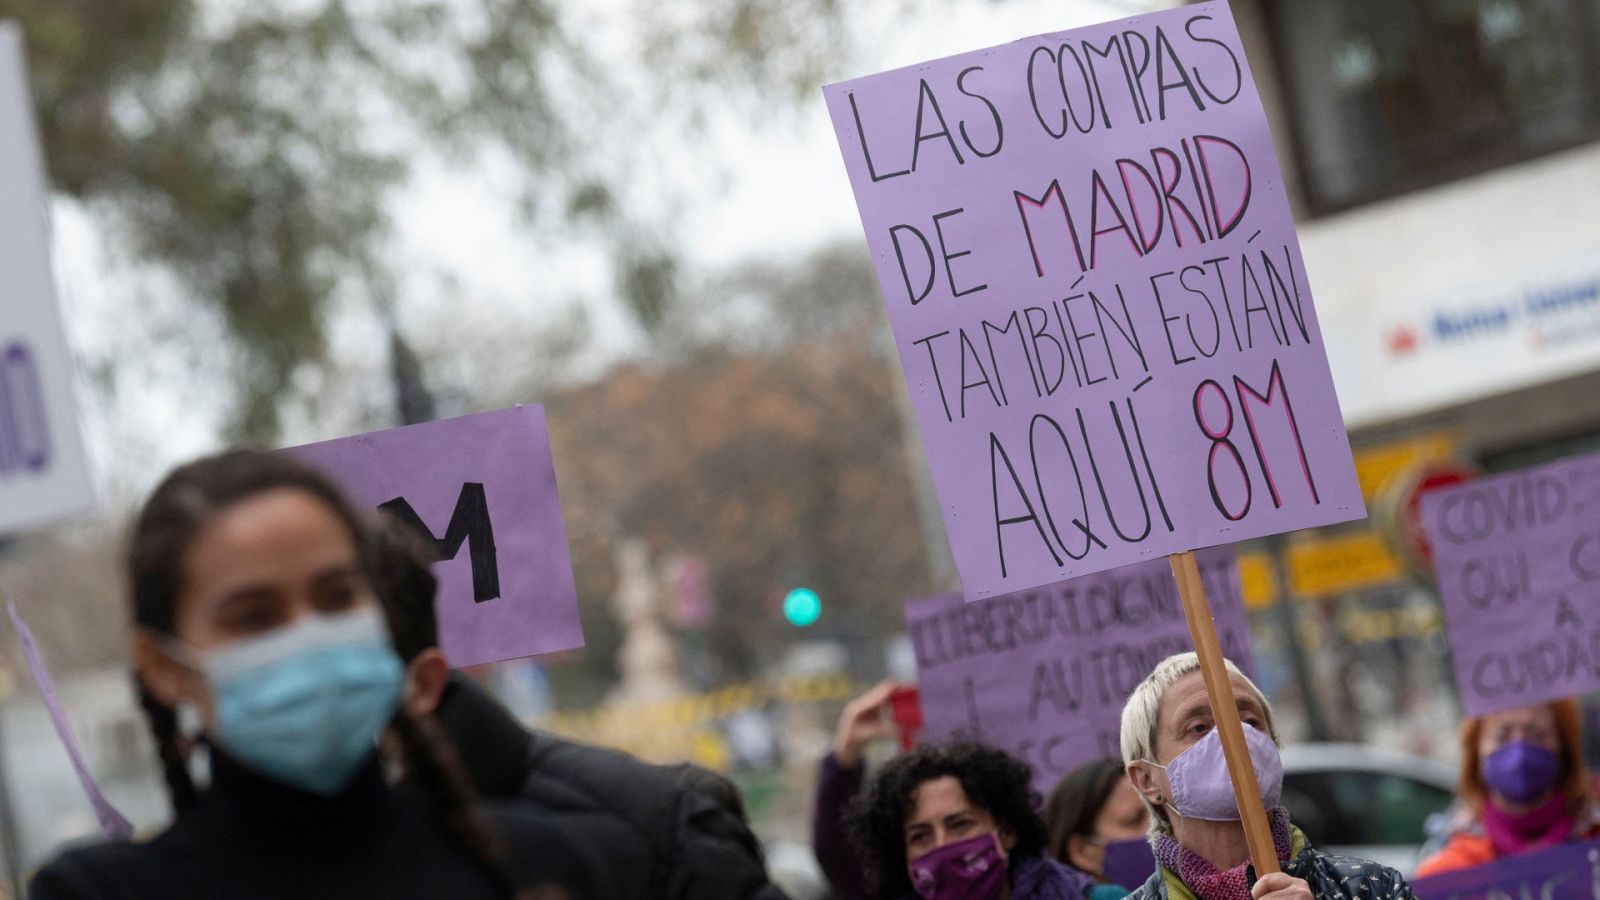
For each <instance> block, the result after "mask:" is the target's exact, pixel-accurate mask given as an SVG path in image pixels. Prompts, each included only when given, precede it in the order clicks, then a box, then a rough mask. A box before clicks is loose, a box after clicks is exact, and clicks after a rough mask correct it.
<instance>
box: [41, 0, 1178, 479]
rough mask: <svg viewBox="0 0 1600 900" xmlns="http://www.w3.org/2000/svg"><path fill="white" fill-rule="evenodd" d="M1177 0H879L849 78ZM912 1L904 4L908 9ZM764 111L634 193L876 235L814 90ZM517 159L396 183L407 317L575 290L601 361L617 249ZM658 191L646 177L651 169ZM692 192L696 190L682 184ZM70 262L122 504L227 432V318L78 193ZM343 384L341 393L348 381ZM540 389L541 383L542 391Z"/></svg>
mask: <svg viewBox="0 0 1600 900" xmlns="http://www.w3.org/2000/svg"><path fill="white" fill-rule="evenodd" d="M625 2H626V0H613V2H612V3H610V4H606V5H601V6H593V7H590V8H588V9H589V11H588V12H586V15H590V16H592V17H593V20H592V23H591V24H592V26H593V27H594V28H595V29H596V30H597V35H601V39H606V38H604V37H603V34H604V33H605V32H606V31H607V30H608V29H609V30H612V31H611V34H612V35H613V38H614V39H618V40H622V39H625V38H626V34H627V29H628V27H629V24H628V19H627V18H626V16H624V15H620V14H619V13H618V10H617V9H615V8H608V7H613V6H614V7H619V8H620V7H621V6H622V5H624V4H625ZM1172 5H1175V3H1174V2H1172V0H1004V2H994V0H943V2H927V3H922V4H910V3H908V4H896V3H889V2H883V3H876V2H875V3H873V4H872V5H870V6H869V7H868V8H869V10H870V11H869V12H868V13H867V14H864V15H863V17H862V18H860V19H859V20H857V21H855V22H853V23H852V27H853V28H854V29H855V30H856V34H857V38H858V43H859V45H860V48H861V51H862V52H861V54H860V58H858V59H856V60H853V61H852V63H851V65H850V67H849V71H846V72H845V73H844V76H845V77H855V76H859V75H866V74H870V73H872V72H875V71H879V70H882V69H887V68H894V67H898V66H904V65H909V64H912V63H915V62H919V61H922V60H927V59H933V58H937V57H941V56H947V55H950V54H953V53H959V52H963V51H967V50H974V49H980V48H983V47H987V46H991V45H994V44H999V43H1003V42H1006V41H1011V40H1016V39H1018V38H1022V37H1026V36H1028V35H1031V34H1036V33H1040V32H1047V31H1059V30H1062V29H1066V28H1073V27H1077V26H1081V25H1087V24H1092V23H1095V22H1100V21H1105V20H1107V19H1111V18H1116V17H1119V16H1123V15H1128V14H1131V13H1134V12H1139V11H1141V10H1148V9H1154V8H1162V7H1166V6H1172ZM907 7H909V8H910V12H909V13H908V14H906V15H904V16H899V15H897V14H896V9H899V10H902V11H904V10H905V9H906V8H907ZM752 118H753V117H751V116H750V115H749V114H748V110H747V109H745V108H743V107H740V108H737V109H732V110H729V111H727V113H726V114H725V115H722V116H720V117H713V118H712V119H711V120H710V123H709V128H708V130H707V131H708V133H707V134H706V135H705V136H704V137H695V138H693V139H692V140H691V139H688V138H685V137H683V136H681V135H679V136H673V135H665V136H656V138H657V140H658V141H659V153H660V160H659V165H658V166H657V170H658V171H661V172H668V173H671V174H670V177H671V178H672V180H673V184H672V186H671V187H672V190H671V194H672V196H671V197H660V196H651V195H649V194H648V193H643V194H637V195H635V196H632V197H629V198H627V200H626V202H629V203H636V204H644V205H645V207H646V208H647V209H652V210H659V209H660V208H663V207H664V206H665V205H671V204H674V203H676V204H677V205H674V206H672V209H673V212H674V214H675V218H676V221H678V222H679V223H680V227H679V229H678V231H677V234H678V235H679V236H681V238H682V241H683V245H684V249H685V250H687V252H688V256H689V259H690V262H691V264H693V265H696V266H702V267H712V268H714V267H721V266H727V265H731V264H735V263H738V262H741V261H745V260H755V259H763V260H769V261H771V260H782V259H786V258H795V257H798V256H800V255H802V254H804V253H805V252H806V251H807V250H809V249H811V248H813V247H815V246H816V245H818V244H820V243H824V242H829V241H834V240H840V239H851V240H862V236H861V233H860V220H859V218H858V217H857V214H856V209H855V201H854V198H853V197H852V195H851V192H850V187H849V183H848V181H847V179H846V176H845V169H844V165H843V163H842V161H841V159H840V155H839V150H838V145H837V144H836V143H835V140H834V137H833V133H832V128H831V125H830V124H829V122H828V119H827V114H826V109H825V107H824V104H823V102H822V94H821V91H820V90H818V91H816V92H815V93H814V94H812V96H811V97H810V98H809V99H808V100H806V101H805V102H804V103H802V104H801V105H800V106H799V107H798V108H796V107H795V106H793V105H782V106H778V107H776V108H774V109H773V110H772V111H771V113H770V115H766V116H762V117H759V118H758V119H757V120H755V121H752V120H751V119H752ZM514 181H515V178H514V176H513V174H512V173H510V172H506V171H499V172H497V171H495V170H494V169H493V168H492V167H487V166H486V167H478V168H474V169H473V170H470V171H463V170H460V169H452V168H448V167H445V166H443V165H441V164H437V163H433V162H430V161H427V160H421V161H418V162H417V163H416V166H415V171H414V178H413V181H412V183H411V184H410V186H409V187H408V188H407V189H406V190H405V191H404V192H403V193H402V194H401V195H400V196H399V197H398V198H397V202H396V204H395V213H396V215H395V218H396V221H397V225H398V239H397V243H396V246H394V247H393V248H392V251H391V253H390V256H389V258H390V260H391V261H392V264H393V265H394V266H395V267H396V268H397V269H398V270H400V271H402V272H403V273H404V275H405V277H404V278H403V280H402V289H403V291H404V296H403V297H402V303H403V307H402V322H403V324H404V326H405V328H406V330H407V332H408V333H410V334H413V335H420V336H422V337H421V340H423V341H426V339H427V336H428V335H430V334H436V333H438V332H439V330H440V329H446V328H449V329H457V330H460V329H466V330H470V329H473V328H479V329H485V330H487V331H490V332H492V331H511V330H514V329H521V330H523V331H531V330H533V329H535V328H537V327H538V326H539V325H541V324H545V323H548V322H550V321H554V320H556V319H558V318H559V317H560V316H562V315H564V314H566V313H567V312H568V307H569V306H571V305H573V304H576V305H580V306H582V307H583V308H584V310H585V312H586V313H587V314H588V316H589V319H590V322H591V324H592V326H593V331H594V335H595V338H596V340H595V349H594V352H593V354H592V355H591V359H590V363H591V366H592V368H593V370H594V371H599V370H600V369H602V368H603V366H604V365H606V364H609V363H610V362H612V361H615V360H616V359H619V358H624V357H626V356H627V355H628V354H629V353H630V352H633V351H634V350H636V349H637V348H638V347H639V346H640V343H641V339H642V336H641V335H640V334H639V333H638V330H637V329H636V328H635V326H634V325H633V324H632V323H631V321H630V320H629V319H628V317H627V316H626V314H625V313H624V311H623V309H622V307H621V305H620V304H619V303H618V302H617V301H616V300H615V299H614V298H613V297H612V296H611V295H610V293H609V286H608V271H609V269H608V267H607V264H606V257H605V255H604V249H603V248H601V247H598V246H592V245H589V244H585V243H583V242H581V241H580V242H562V241H560V240H558V239H556V238H553V237H551V236H543V237H540V238H538V239H535V238H533V237H531V236H530V235H529V234H528V232H527V231H526V230H525V229H523V228H522V227H520V226H519V225H518V223H517V221H516V216H515V210H514V207H513V206H512V204H511V202H510V197H511V196H512V195H513V194H514ZM642 183H643V184H644V185H645V189H646V190H648V184H649V182H648V181H644V182H642ZM684 198H694V199H693V200H692V201H687V202H686V201H684ZM53 216H54V223H53V224H54V229H55V242H56V267H57V271H58V274H59V282H60V289H61V295H62V303H63V307H64V312H65V316H66V320H67V328H68V335H69V339H70V340H71V341H72V342H73V344H74V346H75V349H76V351H77V353H78V355H79V357H80V360H84V361H90V362H92V361H94V360H105V359H107V358H113V359H115V361H116V367H117V370H118V371H117V376H118V377H117V381H116V384H117V389H116V391H115V392H114V393H106V392H104V391H99V390H97V389H95V388H93V387H91V383H90V382H91V381H92V380H93V379H95V377H96V373H95V372H93V371H92V370H91V369H90V368H89V367H88V366H87V365H84V366H80V369H82V375H83V378H84V382H85V383H84V384H83V386H82V389H81V390H80V396H81V400H80V406H81V409H80V418H81V419H82V421H83V422H84V428H85V432H86V438H87V439H88V443H89V451H90V454H91V456H92V457H93V458H94V460H95V467H96V470H97V477H98V479H99V482H100V485H101V489H102V494H103V500H104V501H105V503H106V505H107V506H108V507H110V508H112V509H115V508H119V507H125V506H126V505H127V504H129V503H131V502H134V501H135V500H136V499H137V498H138V497H139V496H140V495H142V494H143V493H144V492H145V491H147V490H148V489H149V487H150V485H151V483H152V482H153V480H154V479H155V478H157V477H159V476H160V474H161V473H162V472H163V471H164V470H165V469H167V468H169V467H170V466H171V465H173V464H174V463H176V462H178V461H181V460H183V459H185V458H187V457H191V456H194V455H196V454H198V453H202V452H205V451H207V450H209V449H212V448H214V447H216V446H217V444H218V441H219V440H220V438H219V437H218V434H217V429H218V425H219V423H220V421H221V420H222V418H223V415H224V409H223V407H222V405H221V404H222V400H223V399H224V398H225V397H226V396H227V393H228V392H227V390H226V386H225V385H223V384H220V383H218V382H219V381H220V377H219V374H218V373H221V372H224V371H226V367H227V363H228V359H227V355H226V349H225V344H224V342H222V341H221V340H220V338H221V329H220V328H219V327H218V325H217V323H216V322H215V321H214V320H212V319H210V318H209V317H208V316H206V315H205V314H204V313H203V312H199V311H197V310H196V309H195V307H194V306H193V305H191V304H188V303H185V302H184V301H183V300H182V298H181V296H180V295H178V293H177V292H176V291H175V290H172V289H171V288H170V286H169V285H167V284H166V283H165V282H164V280H163V279H162V278H161V277H160V276H159V274H156V273H150V272H147V271H143V272H141V271H137V270H131V269H130V268H129V267H128V265H127V264H126V262H125V261H118V260H115V259H112V258H111V257H110V255H109V254H108V253H107V251H106V250H105V249H104V247H103V242H101V241H100V240H98V239H97V237H96V235H97V229H96V223H95V220H94V218H93V217H92V216H91V215H89V214H88V213H87V212H86V211H84V210H83V209H81V208H80V207H78V206H77V205H76V204H73V203H70V202H57V203H56V205H55V208H54V210H53ZM373 327H374V326H373V324H372V319H371V316H370V313H369V312H368V311H367V310H365V309H355V310H350V311H347V312H346V313H345V314H343V315H335V316H334V317H333V322H332V325H331V328H332V344H333V353H334V356H335V358H336V359H338V360H339V363H340V366H341V367H342V368H343V370H344V373H345V375H344V376H342V377H346V378H349V379H351V380H352V383H360V381H362V380H364V379H363V378H362V377H361V376H362V373H365V375H366V377H368V378H371V377H374V375H373V373H376V372H381V371H382V369H383V367H384V366H385V365H386V361H387V358H386V355H385V350H384V348H383V346H382V342H381V341H376V340H374V339H373V338H374V336H375V335H374V331H373ZM334 387H336V386H330V390H329V394H330V396H332V395H335V394H337V391H336V390H334V389H333V388H334ZM528 399H529V400H530V401H535V400H537V399H538V398H528ZM348 420H349V414H348V412H346V413H344V414H340V415H335V414H333V413H331V412H329V411H326V410H322V411H319V410H311V409H302V410H295V411H293V412H292V413H291V415H290V416H289V419H288V423H287V426H286V435H285V438H286V441H287V442H290V443H298V442H302V441H308V440H318V439H324V438H330V437H337V436H339V435H340V434H341V433H342V431H341V429H342V428H347V427H348V426H347V425H345V424H344V423H346V422H347V421H348Z"/></svg>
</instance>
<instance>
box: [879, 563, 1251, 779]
mask: <svg viewBox="0 0 1600 900" xmlns="http://www.w3.org/2000/svg"><path fill="white" fill-rule="evenodd" d="M1196 557H1197V561H1198V563H1199V566H1200V575H1201V578H1202V579H1203V580H1204V582H1205V586H1206V593H1207V595H1208V596H1209V597H1210V600H1211V612H1212V615H1213V618H1214V619H1215V621H1216V626H1217V635H1218V638H1219V640H1220V641H1221V642H1222V649H1223V652H1224V654H1225V655H1226V656H1227V657H1228V658H1229V659H1231V660H1233V661H1234V662H1235V663H1237V664H1238V665H1239V667H1240V668H1241V669H1243V670H1244V671H1246V672H1249V671H1251V670H1252V658H1251V655H1250V640H1249V638H1250V628H1249V621H1248V619H1247V618H1246V615H1245V610H1244V600H1243V599H1242V595H1241V593H1240V590H1239V567H1238V563H1237V561H1236V559H1235V558H1234V554H1233V551H1232V550H1231V549H1230V548H1217V549H1212V550H1203V551H1201V552H1200V553H1197V554H1196ZM906 624H907V628H908V630H909V633H910V636H911V648H912V652H913V653H914V654H915V656H916V660H917V689H918V690H919V691H920V692H921V695H922V716H923V732H922V739H923V740H925V741H942V740H950V739H954V738H975V739H977V740H981V741H983V742H984V743H987V744H991V745H993V746H996V747H1000V748H1002V749H1004V750H1007V751H1009V752H1011V753H1013V754H1015V755H1016V756H1017V757H1018V758H1019V759H1022V760H1024V761H1025V762H1027V763H1028V764H1029V765H1031V766H1033V773H1034V785H1035V787H1037V788H1038V789H1039V790H1040V792H1041V793H1045V792H1048V791H1049V790H1050V788H1052V787H1054V786H1055V783H1056V781H1057V780H1059V779H1060V778H1061V776H1063V775H1065V774H1067V773H1068V772H1071V771H1072V770H1073V769H1075V768H1077V767H1078V766H1080V765H1082V764H1084V763H1086V762H1090V761H1091V760H1095V759H1100V758H1103V757H1112V758H1116V759H1120V758H1121V757H1122V751H1121V748H1120V746H1119V740H1118V735H1119V733H1120V731H1119V723H1120V721H1121V717H1122V704H1123V703H1124V702H1125V701H1126V700H1127V698H1128V695H1129V694H1130V693H1132V692H1133V689H1134V687H1136V686H1137V685H1138V684H1139V682H1140V681H1142V680H1143V679H1144V677H1145V676H1146V675H1149V674H1150V672H1151V670H1153V669H1154V668H1155V666H1156V664H1157V663H1159V662H1161V660H1163V659H1166V658H1167V657H1168V656H1171V655H1172V654H1174V653H1182V652H1184V651H1187V650H1193V649H1194V644H1193V642H1191V641H1190V639H1189V626H1188V623H1187V622H1186V621H1185V619H1184V617H1183V604H1182V603H1181V602H1179V598H1178V585H1177V582H1176V581H1175V580H1174V579H1173V577H1172V569H1171V568H1170V567H1169V566H1168V564H1167V561H1166V560H1164V559H1160V560H1150V561H1148V562H1143V563H1136V564H1134V565H1131V566H1124V567H1122V568H1120V569H1114V570H1112V571H1110V572H1099V573H1096V574H1094V575H1086V576H1084V577H1082V578H1075V579H1073V580H1071V581H1064V582H1060V583H1058V584H1052V585H1048V586H1046V587H1043V588H1039V589H1037V590H1029V591H1021V592H1018V593H1014V594H1006V595H1004V596H1000V597H990V598H988V599H984V600H974V601H970V602H968V601H966V600H964V598H963V597H962V596H961V595H960V594H955V593H950V594H940V595H938V596H934V597H927V598H924V599H920V600H913V601H911V602H910V603H908V604H906Z"/></svg>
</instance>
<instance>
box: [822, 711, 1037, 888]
mask: <svg viewBox="0 0 1600 900" xmlns="http://www.w3.org/2000/svg"><path fill="white" fill-rule="evenodd" d="M945 776H949V777H951V778H954V779H956V780H957V781H959V782H960V783H961V790H962V791H963V792H964V793H965V794H966V795H967V800H968V801H969V802H971V803H972V805H973V806H976V807H978V808H979V809H982V810H984V811H985V812H987V813H989V815H991V816H993V817H994V821H995V824H996V825H997V826H999V827H1000V828H1001V829H1003V830H1005V831H1008V832H1010V833H1011V834H1012V835H1013V836H1015V838H1016V843H1015V844H1014V845H1013V846H1012V848H1011V858H1012V859H1026V858H1029V857H1033V856H1039V855H1041V854H1042V853H1044V848H1045V841H1046V839H1047V834H1046V832H1045V827H1044V821H1043V820H1042V819H1040V818H1039V813H1038V808H1039V794H1038V792H1036V791H1035V790H1034V789H1033V784H1032V782H1033V772H1032V770H1031V769H1029V768H1028V764H1027V763H1025V762H1023V761H1021V760H1019V759H1017V758H1016V757H1014V756H1012V755H1011V754H1009V753H1006V752H1005V751H1003V750H996V749H994V748H993V747H985V746H983V745H982V744H972V743H966V742H959V743H953V744H943V745H940V744H924V745H922V746H919V747H916V748H915V749H913V750H911V751H910V752H908V753H905V754H902V755H901V756H897V757H895V758H894V759H892V760H890V761H889V762H888V763H886V764H885V765H884V767H883V769H882V770H881V771H879V772H878V774H877V777H875V778H874V779H873V780H872V783H871V784H870V785H869V786H868V787H867V790H866V791H865V792H863V793H862V794H861V796H859V797H857V798H856V800H855V802H854V803H853V804H852V805H851V808H850V815H849V821H850V830H851V835H852V837H854V838H855V841H856V844H857V846H858V847H859V848H860V849H861V851H862V862H863V864H864V865H865V866H866V869H867V877H868V880H869V881H870V882H871V884H872V890H873V894H874V895H875V896H878V897H906V896H911V895H912V894H913V889H912V886H911V878H910V875H909V874H908V873H907V871H906V868H907V862H908V861H907V860H906V838H905V821H906V816H907V815H908V814H910V813H911V811H912V809H913V807H914V804H915V798H916V792H917V789H918V788H920V787H922V786H923V785H924V784H926V783H928V782H930V781H933V780H935V779H939V778H943V777H945Z"/></svg>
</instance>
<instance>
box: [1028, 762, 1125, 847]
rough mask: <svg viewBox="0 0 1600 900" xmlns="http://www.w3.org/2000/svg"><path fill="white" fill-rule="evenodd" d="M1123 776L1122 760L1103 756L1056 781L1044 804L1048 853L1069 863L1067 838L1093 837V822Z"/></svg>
mask: <svg viewBox="0 0 1600 900" xmlns="http://www.w3.org/2000/svg"><path fill="white" fill-rule="evenodd" d="M1123 777H1124V775H1123V768H1122V763H1121V762H1119V761H1118V760H1115V759H1111V758H1109V757H1107V758H1105V759H1097V760H1094V761H1092V762H1086V763H1084V764H1083V765H1081V766H1079V767H1078V768H1076V769H1073V770H1072V771H1071V772H1069V773H1067V775H1066V776H1065V777H1063V778H1062V779H1061V780H1060V781H1059V782H1057V783H1056V786H1055V789H1054V790H1052V791H1051V792H1050V799H1048V800H1046V801H1045V804H1044V821H1045V825H1046V826H1047V827H1049V829H1050V855H1051V856H1054V857H1055V858H1056V859H1058V860H1060V861H1061V862H1064V863H1067V864H1068V865H1071V864H1072V862H1071V860H1069V859H1067V838H1070V837H1072V836H1073V835H1078V836H1081V837H1093V836H1094V822H1095V820H1096V819H1098V818H1099V817H1100V810H1102V809H1104V808H1105V805H1106V801H1107V800H1109V799H1111V792H1112V791H1113V790H1114V789H1115V788H1116V786H1117V782H1118V781H1120V780H1121V779H1122V778H1123Z"/></svg>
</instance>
